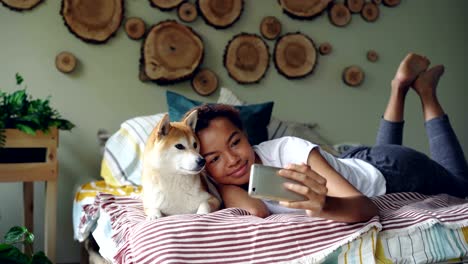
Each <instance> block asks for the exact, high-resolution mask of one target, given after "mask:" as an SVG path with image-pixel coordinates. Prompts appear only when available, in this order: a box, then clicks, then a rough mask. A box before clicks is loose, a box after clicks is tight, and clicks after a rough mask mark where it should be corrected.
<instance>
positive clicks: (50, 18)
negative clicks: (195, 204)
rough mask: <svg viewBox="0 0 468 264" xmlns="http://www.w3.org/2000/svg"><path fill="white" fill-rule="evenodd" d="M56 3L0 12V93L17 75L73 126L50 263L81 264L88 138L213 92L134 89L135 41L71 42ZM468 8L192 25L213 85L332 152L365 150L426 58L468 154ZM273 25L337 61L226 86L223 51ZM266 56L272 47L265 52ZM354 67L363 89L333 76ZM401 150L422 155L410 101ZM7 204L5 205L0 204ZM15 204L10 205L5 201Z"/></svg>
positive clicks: (259, 4)
mask: <svg viewBox="0 0 468 264" xmlns="http://www.w3.org/2000/svg"><path fill="white" fill-rule="evenodd" d="M125 6H126V10H125V15H126V17H132V16H138V17H141V18H143V19H144V20H145V21H146V23H147V24H154V23H156V22H158V21H161V20H165V19H168V18H170V19H176V13H175V12H165V13H162V12H160V11H159V10H157V9H154V8H152V7H150V5H149V2H148V1H145V0H139V1H136V0H127V1H125ZM59 9H60V1H55V0H46V1H45V2H44V3H43V4H41V5H40V6H38V7H37V8H36V9H34V10H32V11H28V12H23V13H18V12H14V11H11V10H9V9H7V8H5V7H3V6H0V89H2V91H8V92H11V91H13V90H14V89H15V88H16V86H15V85H14V84H15V83H14V75H15V73H16V72H19V73H21V74H22V75H23V77H24V78H25V83H26V84H27V86H28V92H29V93H31V94H32V95H33V96H34V97H38V98H45V97H46V96H48V95H52V100H51V102H52V106H53V107H55V108H57V109H58V110H59V111H60V113H61V114H62V116H63V117H65V118H67V119H69V120H71V121H72V122H74V123H75V124H76V128H75V129H73V130H72V132H62V133H61V134H60V148H59V154H58V155H59V162H60V163H59V167H60V176H59V184H58V191H59V201H58V210H59V211H58V226H57V228H58V232H57V234H58V243H57V261H58V262H64V263H66V262H77V261H78V259H79V245H78V243H77V242H75V241H73V232H72V218H71V214H72V210H71V208H72V200H73V194H74V192H75V190H76V188H77V187H78V186H79V185H80V184H82V183H85V182H87V181H90V180H98V179H100V178H99V169H100V152H99V147H98V143H97V138H96V133H97V131H98V129H100V128H104V129H107V130H109V131H115V130H117V129H118V127H119V125H120V123H121V122H122V121H124V120H126V119H128V118H130V117H134V116H138V115H147V114H153V113H158V112H164V111H166V109H167V108H166V103H165V91H166V90H167V89H169V90H171V91H176V92H180V93H182V94H184V95H186V96H189V97H191V98H194V99H198V100H205V101H216V99H217V97H218V94H219V93H218V92H216V93H215V94H213V95H211V96H209V97H201V96H198V95H196V94H195V92H193V91H192V89H191V87H190V84H189V83H188V82H183V83H179V84H176V85H173V86H168V87H159V86H158V85H156V84H153V83H142V82H140V81H139V80H138V61H139V52H140V45H141V42H140V41H134V40H130V39H129V38H128V37H127V36H126V34H125V32H124V31H123V29H122V28H121V29H120V30H119V31H118V32H117V35H116V36H115V37H114V38H112V39H111V40H110V41H109V42H108V43H107V44H105V45H93V44H87V43H85V42H83V41H81V40H80V39H78V38H76V37H75V36H74V35H72V34H71V33H70V32H69V31H68V29H67V28H66V27H65V26H64V23H63V20H62V17H61V16H60V15H59ZM467 9H468V1H465V0H451V1H437V0H411V1H410V0H403V1H402V3H401V5H400V6H398V7H396V8H387V7H383V6H381V13H380V18H379V20H377V22H375V23H367V22H365V21H364V20H363V19H362V18H361V17H360V16H359V15H354V16H353V17H352V22H351V24H350V25H348V26H347V27H345V28H338V27H335V26H333V25H331V23H330V22H329V21H328V18H327V16H326V15H323V16H321V17H318V18H317V19H315V20H312V21H300V20H293V19H291V18H289V17H288V16H286V15H284V14H283V13H282V12H281V9H280V7H279V5H278V4H277V1H275V0H269V1H266V0H262V1H260V0H256V1H252V0H250V1H249V0H245V8H244V13H243V14H242V17H241V19H240V20H239V21H238V22H237V23H236V24H235V25H234V26H233V27H231V28H228V29H226V30H215V29H213V28H211V27H210V26H208V25H206V24H205V23H204V21H203V20H202V19H201V18H200V17H199V18H198V19H197V20H196V21H195V22H194V23H191V24H190V26H192V27H193V28H194V29H195V30H196V31H197V32H198V33H199V34H200V35H201V36H202V37H203V40H204V44H205V50H206V56H205V60H204V63H203V66H205V67H209V68H211V69H214V70H215V71H216V73H217V74H218V76H219V79H220V84H221V86H224V87H230V88H231V89H232V90H233V91H234V93H236V94H237V95H238V96H239V97H240V98H241V99H243V100H245V101H247V102H251V103H254V102H262V101H266V100H274V101H275V107H274V115H275V116H277V117H280V118H283V119H287V120H295V121H302V122H317V123H318V124H319V126H320V133H321V134H322V135H324V136H325V137H326V138H328V139H329V140H330V141H331V142H333V143H338V142H360V143H364V144H372V143H373V140H374V135H375V131H376V128H377V125H378V122H379V117H380V116H381V114H382V113H383V109H384V107H385V104H386V100H387V96H388V94H389V89H390V86H389V84H390V80H391V79H392V78H393V76H394V73H395V70H396V68H397V66H398V64H399V62H400V60H401V59H402V58H403V57H404V56H405V55H406V54H407V53H408V52H411V51H413V52H417V53H422V54H425V55H427V56H428V57H429V58H430V59H431V60H432V62H433V63H434V64H439V63H441V64H445V66H446V73H445V76H444V77H443V79H442V80H441V82H440V85H439V87H440V89H439V90H438V93H439V97H440V101H441V102H442V103H443V105H444V106H445V110H446V112H447V113H448V114H449V115H450V118H451V121H452V124H453V127H454V129H455V130H456V131H457V133H458V136H459V139H460V141H461V144H462V147H463V149H464V151H465V152H467V151H468V122H467V121H468V119H467V107H466V100H467V98H468V96H467V95H468V89H467V87H466V83H468V74H466V68H465V63H466V60H467V59H468V50H467V49H466V47H468V35H467V31H466V27H467V26H468V18H467V16H466V14H465V13H466V10H467ZM267 15H274V16H276V17H277V18H279V19H280V21H281V22H282V24H283V32H295V31H301V32H303V33H306V34H307V35H308V36H310V37H311V38H312V39H313V40H314V41H315V42H316V43H318V44H319V43H322V42H325V41H328V42H330V43H331V44H332V45H333V52H332V53H331V54H330V55H328V56H324V57H320V58H319V64H318V66H317V68H316V69H315V71H314V73H313V75H310V76H308V77H307V78H304V79H300V80H288V79H286V78H284V77H283V76H281V75H279V74H278V73H277V71H276V69H275V67H274V66H273V65H270V67H269V69H268V72H267V74H266V76H265V78H264V79H263V80H261V82H260V83H259V84H255V85H239V84H237V83H236V82H235V81H234V80H232V79H231V78H229V76H228V75H227V72H226V70H225V69H224V68H223V65H222V54H223V51H224V47H225V45H226V44H227V42H228V40H229V39H230V38H231V36H233V35H234V34H237V33H239V32H250V33H259V32H258V28H259V23H260V21H261V19H262V17H264V16H267ZM267 43H268V45H269V47H270V51H273V46H274V42H273V41H267ZM369 49H375V50H376V51H377V52H378V53H379V55H380V60H379V61H378V62H377V63H370V62H368V61H367V60H366V57H365V54H366V52H367V50H369ZM63 50H66V51H70V52H72V53H74V54H75V55H76V57H77V58H78V59H79V62H80V63H79V67H78V68H77V70H76V71H75V72H74V73H73V74H69V75H67V74H63V73H60V72H59V71H57V70H56V68H55V65H54V59H55V56H56V55H57V54H58V53H59V52H60V51H63ZM350 64H358V65H360V66H361V67H362V68H363V69H364V71H365V73H366V79H365V82H364V83H363V85H362V86H360V87H358V88H351V87H348V86H346V85H344V84H343V82H342V81H341V71H342V69H343V68H344V67H346V66H348V65H350ZM405 118H406V127H405V139H404V142H405V143H406V144H407V145H408V146H411V147H414V148H416V149H419V150H421V151H423V152H426V153H427V152H428V146H427V142H426V137H425V134H424V133H425V132H424V128H423V119H422V113H421V108H420V103H419V100H418V98H417V97H416V96H415V94H414V93H412V92H411V93H410V94H409V96H408V100H407V108H406V115H405ZM42 195H43V184H41V183H38V184H36V192H35V200H36V201H37V203H36V207H35V209H36V210H35V215H36V219H38V221H37V222H36V226H35V230H36V232H35V233H36V235H37V236H38V239H39V241H38V243H36V248H38V249H40V248H42V247H43V243H42V238H43V230H42V224H43V220H42V219H43V212H42V210H43V208H44V202H43V199H42ZM21 198H22V196H21V184H19V183H2V184H0V199H1V200H2V201H4V202H2V203H1V205H0V234H2V235H3V233H4V232H5V231H6V230H7V229H8V228H9V227H10V226H12V225H14V224H19V223H21V220H22V211H21V206H22V202H21ZM6 201H8V202H6ZM10 201H12V202H10Z"/></svg>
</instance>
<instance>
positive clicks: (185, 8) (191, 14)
mask: <svg viewBox="0 0 468 264" xmlns="http://www.w3.org/2000/svg"><path fill="white" fill-rule="evenodd" d="M177 15H178V16H179V19H180V20H182V21H184V22H193V21H195V19H197V17H198V11H197V7H196V6H195V5H194V4H192V3H189V2H185V3H183V4H181V5H180V6H179V9H178V10H177Z"/></svg>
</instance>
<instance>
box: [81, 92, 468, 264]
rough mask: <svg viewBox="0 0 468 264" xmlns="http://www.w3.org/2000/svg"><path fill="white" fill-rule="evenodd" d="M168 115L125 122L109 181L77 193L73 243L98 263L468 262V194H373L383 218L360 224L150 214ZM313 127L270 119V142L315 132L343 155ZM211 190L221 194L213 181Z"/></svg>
mask: <svg viewBox="0 0 468 264" xmlns="http://www.w3.org/2000/svg"><path fill="white" fill-rule="evenodd" d="M225 92H226V91H225ZM230 96H232V95H230ZM221 97H222V96H221ZM221 97H220V98H221ZM179 99H180V98H179ZM225 101H226V100H225ZM222 102H224V101H222ZM230 103H232V102H230ZM169 109H170V107H169ZM162 115H163V113H160V114H156V115H151V116H143V117H136V118H132V119H130V120H127V121H125V122H124V123H122V125H121V128H120V130H119V131H117V132H116V133H114V134H113V135H112V136H111V137H110V138H109V140H107V142H106V144H105V150H104V155H103V160H102V166H101V176H102V178H103V179H102V180H96V181H93V182H89V183H86V184H83V185H82V186H81V187H80V189H79V190H78V191H77V192H76V195H75V199H74V206H73V222H74V224H73V226H74V234H75V239H76V240H78V241H79V242H82V243H83V245H84V246H85V248H86V249H87V252H88V255H89V260H90V262H91V263H468V257H467V256H468V200H466V199H460V198H456V197H452V196H449V195H446V194H440V195H434V196H427V195H422V194H418V193H397V194H387V195H383V196H378V197H373V198H372V200H373V201H374V203H375V204H376V205H377V206H378V208H379V211H380V216H376V217H374V218H372V219H370V220H369V221H367V222H362V223H354V224H347V223H340V222H334V221H331V220H325V219H320V218H311V217H307V216H304V215H289V214H284V215H282V214H279V215H271V216H269V217H267V218H265V219H262V218H258V217H255V216H252V215H250V214H249V213H248V212H247V211H245V210H242V209H239V208H228V209H221V210H219V211H216V212H213V213H210V214H205V215H195V214H193V215H175V216H169V217H164V218H161V219H158V220H154V221H149V220H146V217H145V215H144V213H143V209H142V202H141V199H140V194H141V187H140V186H139V175H140V174H141V153H142V149H143V147H144V142H145V140H146V138H147V136H148V134H149V133H150V131H151V130H152V128H153V127H154V125H155V124H156V123H157V122H158V120H160V118H161V117H162ZM314 127H315V126H314V125H306V124H298V123H293V122H285V121H281V120H279V119H275V118H272V119H271V120H270V118H269V125H268V129H267V130H268V136H269V138H271V137H273V135H275V136H284V135H293V136H300V137H303V138H304V137H305V138H307V137H308V138H307V139H309V140H311V141H314V142H319V143H320V145H321V147H323V148H324V149H326V150H327V149H328V151H336V149H334V148H332V147H330V146H329V144H328V143H327V142H326V141H325V140H323V138H321V137H320V136H319V135H318V134H317V133H315V132H314ZM279 131H282V132H279ZM311 137H313V138H311ZM210 191H211V192H212V193H213V194H215V195H217V192H216V189H215V188H214V186H213V185H210ZM83 262H85V261H84V260H83Z"/></svg>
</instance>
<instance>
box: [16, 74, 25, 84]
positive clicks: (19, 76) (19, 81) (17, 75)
mask: <svg viewBox="0 0 468 264" xmlns="http://www.w3.org/2000/svg"><path fill="white" fill-rule="evenodd" d="M15 77H16V85H20V84H21V83H22V82H23V81H24V79H23V77H21V75H20V74H19V73H16V75H15Z"/></svg>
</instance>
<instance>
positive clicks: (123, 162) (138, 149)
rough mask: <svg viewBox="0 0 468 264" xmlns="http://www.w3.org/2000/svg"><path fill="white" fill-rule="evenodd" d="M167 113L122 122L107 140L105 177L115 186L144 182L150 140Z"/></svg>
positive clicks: (102, 165) (103, 171)
mask: <svg viewBox="0 0 468 264" xmlns="http://www.w3.org/2000/svg"><path fill="white" fill-rule="evenodd" d="M164 114H166V113H159V114H156V115H151V116H139V117H135V118H132V119H129V120H127V121H125V122H123V123H122V124H121V125H120V129H119V130H118V131H117V132H116V133H115V134H113V135H112V136H111V137H110V138H109V139H108V140H107V142H106V145H105V148H104V154H103V158H102V162H101V177H102V178H104V180H105V182H106V183H107V184H109V185H111V186H124V185H140V184H141V170H142V155H143V151H144V149H145V144H146V139H147V138H148V136H149V134H150V133H151V131H153V128H154V127H155V126H156V124H157V123H159V121H160V120H161V119H162V118H163V116H164Z"/></svg>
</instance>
